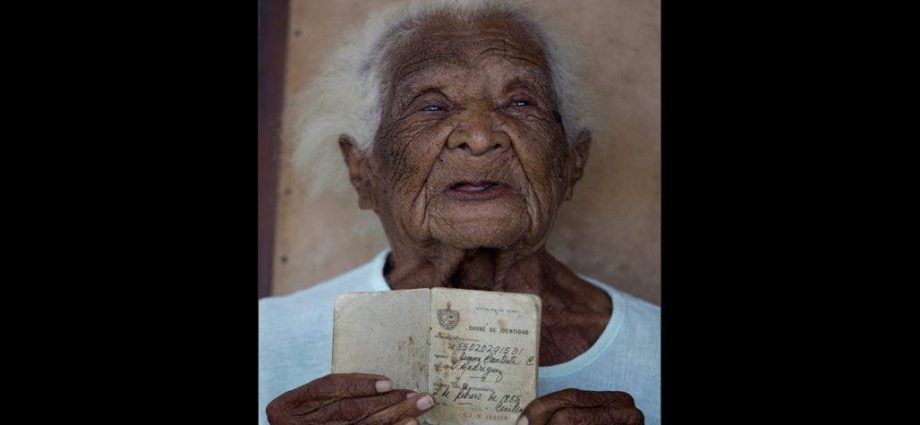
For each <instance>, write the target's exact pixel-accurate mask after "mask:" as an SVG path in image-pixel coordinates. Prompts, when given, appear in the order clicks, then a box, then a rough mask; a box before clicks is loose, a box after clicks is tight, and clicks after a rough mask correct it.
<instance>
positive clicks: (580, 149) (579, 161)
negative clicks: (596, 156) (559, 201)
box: [565, 130, 591, 201]
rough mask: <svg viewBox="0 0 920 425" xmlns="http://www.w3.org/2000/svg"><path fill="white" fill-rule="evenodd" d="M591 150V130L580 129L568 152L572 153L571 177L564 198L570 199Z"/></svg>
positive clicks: (582, 173)
mask: <svg viewBox="0 0 920 425" xmlns="http://www.w3.org/2000/svg"><path fill="white" fill-rule="evenodd" d="M590 151H591V132H590V131H588V130H582V131H581V132H580V133H578V136H577V137H576V138H575V144H573V145H572V147H571V148H569V154H570V155H572V165H571V166H572V174H571V175H572V177H571V180H569V187H568V189H567V190H566V192H565V200H566V201H568V200H570V199H572V194H573V192H574V190H575V183H578V181H579V180H581V178H582V176H583V175H584V171H585V164H587V163H588V153H590Z"/></svg>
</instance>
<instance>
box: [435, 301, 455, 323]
mask: <svg viewBox="0 0 920 425" xmlns="http://www.w3.org/2000/svg"><path fill="white" fill-rule="evenodd" d="M438 323H440V324H441V327H442V328H444V329H447V330H451V329H453V328H455V327H456V326H457V323H460V312H459V311H457V310H451V309H450V303H449V302H448V303H447V308H440V309H438Z"/></svg>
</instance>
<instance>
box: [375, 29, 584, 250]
mask: <svg viewBox="0 0 920 425" xmlns="http://www.w3.org/2000/svg"><path fill="white" fill-rule="evenodd" d="M387 59H388V61H387V63H388V68H387V72H386V73H385V75H387V76H388V81H387V82H386V83H387V87H388V91H386V92H385V94H384V99H383V113H382V119H381V125H380V128H379V130H378V133H377V138H376V140H375V143H374V146H373V150H372V152H370V153H369V155H370V156H369V157H368V161H367V162H368V167H369V169H370V170H372V171H371V172H370V173H369V174H370V175H371V176H372V177H371V178H369V179H368V181H367V184H368V185H369V187H370V188H369V190H370V192H371V195H370V196H372V198H373V201H372V205H373V208H374V209H375V210H376V212H377V213H378V215H379V216H380V218H381V220H382V221H383V222H384V226H385V227H386V228H387V232H388V234H389V236H390V238H391V239H393V238H394V236H395V237H401V238H407V239H409V240H410V241H411V242H412V243H414V244H416V245H428V244H431V243H441V244H446V245H449V246H453V247H457V248H461V249H473V248H480V247H484V248H500V249H508V248H512V247H518V248H532V247H538V246H541V245H542V244H543V242H544V241H545V239H546V235H547V233H548V231H549V229H550V227H551V226H552V222H553V219H554V217H555V215H556V210H557V208H558V207H559V205H560V204H561V203H562V201H563V198H564V197H565V196H566V193H567V191H569V190H570V189H571V186H572V185H573V184H574V180H576V179H577V177H573V176H574V175H575V174H577V175H580V167H581V164H583V160H580V159H577V158H576V157H577V156H578V155H579V153H578V152H576V151H575V150H572V149H570V148H569V147H568V144H567V143H566V139H565V132H564V130H563V127H562V124H561V122H560V120H558V115H557V113H556V104H555V100H554V95H553V91H552V87H551V83H550V76H549V72H548V68H547V65H546V61H545V58H544V55H543V52H542V50H541V49H540V48H539V47H538V46H537V44H536V43H535V42H534V41H533V39H532V38H531V37H530V36H529V35H528V33H527V32H526V31H525V30H524V29H523V28H521V27H519V26H517V25H515V24H512V23H509V22H507V21H505V20H502V19H500V18H494V19H487V20H484V21H481V22H479V23H478V24H475V25H474V26H473V27H469V26H466V25H463V24H458V23H456V22H454V21H451V20H448V19H437V18H436V19H432V20H430V21H429V22H428V23H427V24H426V25H425V27H424V28H422V29H421V30H420V31H418V32H417V33H416V35H415V36H414V37H413V38H411V39H410V41H409V42H408V43H406V44H404V45H402V46H401V47H399V48H397V49H395V50H394V51H392V52H390V54H389V57H388V58H387ZM576 169H577V170H576ZM359 191H360V189H359Z"/></svg>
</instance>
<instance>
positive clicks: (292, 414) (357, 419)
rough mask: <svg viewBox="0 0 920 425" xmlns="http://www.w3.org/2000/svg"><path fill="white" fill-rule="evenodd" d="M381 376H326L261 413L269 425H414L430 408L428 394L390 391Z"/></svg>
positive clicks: (390, 383) (431, 400) (285, 396)
mask: <svg viewBox="0 0 920 425" xmlns="http://www.w3.org/2000/svg"><path fill="white" fill-rule="evenodd" d="M392 387H393V384H392V382H391V381H390V380H389V379H388V378H387V377H386V376H383V375H370V374H366V373H343V374H332V375H326V376H324V377H322V378H319V379H317V380H315V381H312V382H310V383H308V384H306V385H303V386H301V387H297V388H295V389H293V390H290V391H288V392H286V393H284V394H281V395H280V396H278V398H276V399H274V400H272V402H271V403H269V404H268V407H267V408H266V409H265V411H266V413H267V414H268V422H269V423H271V424H272V425H292V424H338V425H344V424H356V425H358V424H359V425H390V424H394V425H395V424H398V425H418V423H419V422H418V419H416V417H417V416H421V415H422V414H424V413H425V412H426V411H428V410H430V409H431V408H432V407H433V406H434V399H433V398H432V397H431V395H430V394H426V393H413V392H411V391H409V390H394V389H392Z"/></svg>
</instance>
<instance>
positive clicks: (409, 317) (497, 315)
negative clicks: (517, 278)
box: [332, 288, 541, 425]
mask: <svg viewBox="0 0 920 425" xmlns="http://www.w3.org/2000/svg"><path fill="white" fill-rule="evenodd" d="M540 306H541V304H540V298H539V297H537V296H534V295H529V294H514V293H506V292H490V291H471V290H465V289H449V288H433V289H412V290H403V291H388V292H355V293H350V294H345V295H342V296H341V297H339V299H338V301H337V302H336V305H335V322H334V323H335V324H334V330H333V337H332V372H333V373H348V372H360V373H377V374H382V375H386V376H388V377H389V378H390V379H392V380H393V388H405V389H410V390H413V391H419V392H428V393H431V394H432V395H433V396H434V398H435V402H436V403H437V404H436V406H435V408H434V409H432V410H431V411H429V412H428V413H427V414H426V415H425V421H426V422H428V423H430V424H436V425H454V424H489V425H497V424H509V425H511V424H514V423H515V421H516V420H517V418H518V416H519V415H520V413H521V411H522V410H523V409H524V407H525V406H527V404H528V403H530V402H531V401H532V400H533V399H534V398H535V397H536V390H537V365H538V358H537V355H538V353H539V347H540Z"/></svg>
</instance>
